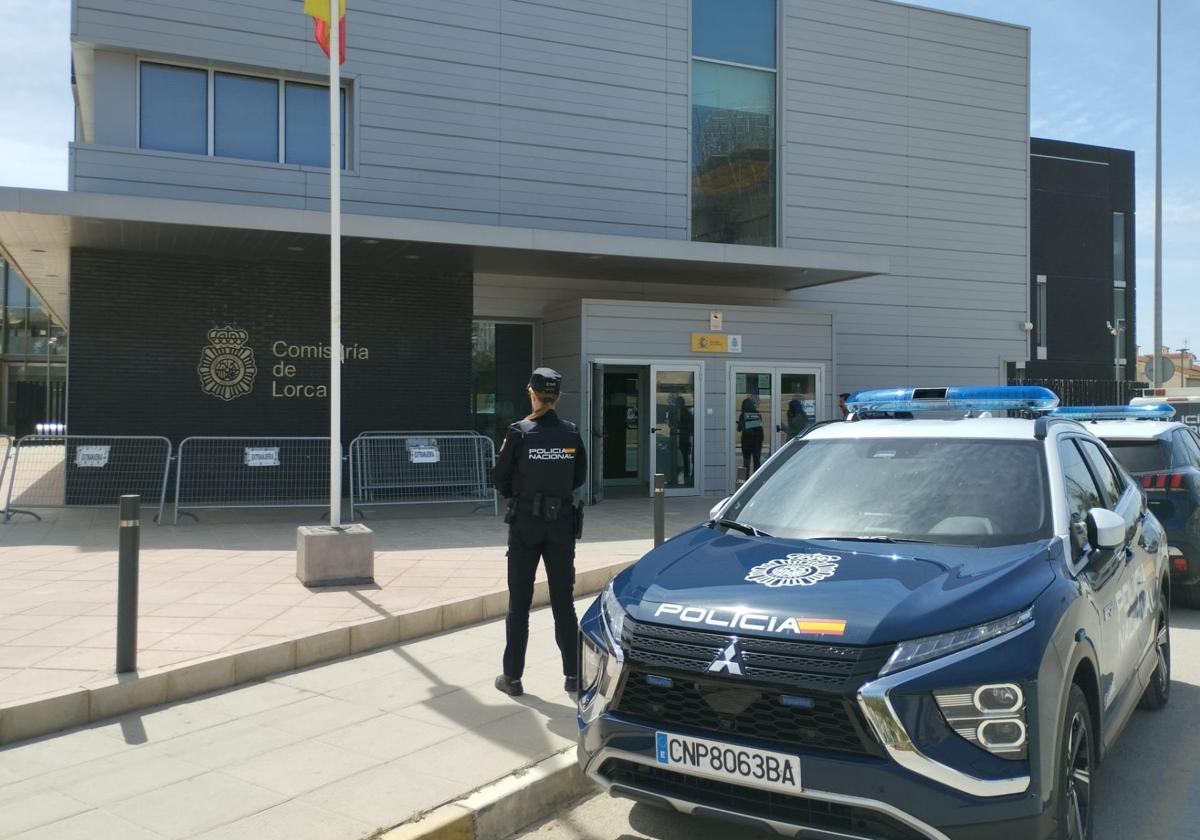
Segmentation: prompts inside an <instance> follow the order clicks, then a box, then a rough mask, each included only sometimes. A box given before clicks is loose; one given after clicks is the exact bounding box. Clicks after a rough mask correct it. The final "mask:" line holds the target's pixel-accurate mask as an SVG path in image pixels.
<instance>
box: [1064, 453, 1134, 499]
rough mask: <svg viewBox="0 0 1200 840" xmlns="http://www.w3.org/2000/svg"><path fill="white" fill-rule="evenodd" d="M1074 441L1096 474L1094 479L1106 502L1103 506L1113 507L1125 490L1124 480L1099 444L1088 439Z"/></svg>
mask: <svg viewBox="0 0 1200 840" xmlns="http://www.w3.org/2000/svg"><path fill="white" fill-rule="evenodd" d="M1076 443H1077V444H1078V445H1079V448H1080V450H1082V452H1083V456H1084V458H1086V459H1087V461H1088V463H1089V464H1091V467H1092V473H1093V474H1094V475H1095V476H1096V481H1097V482H1098V483H1099V485H1100V490H1101V491H1102V492H1103V494H1104V498H1105V500H1106V501H1107V503H1108V504H1106V505H1104V507H1107V508H1110V509H1112V508H1115V507H1116V506H1117V502H1119V501H1120V500H1121V494H1122V493H1124V492H1125V482H1124V480H1123V479H1122V478H1121V477H1120V476H1119V475H1117V473H1116V470H1114V469H1113V467H1112V464H1110V463H1108V459H1107V458H1105V457H1104V454H1103V453H1102V452H1101V451H1100V447H1099V446H1097V445H1096V444H1095V443H1093V442H1092V441H1090V440H1078V441H1076Z"/></svg>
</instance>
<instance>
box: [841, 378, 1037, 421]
mask: <svg viewBox="0 0 1200 840" xmlns="http://www.w3.org/2000/svg"><path fill="white" fill-rule="evenodd" d="M1057 405H1058V397H1057V396H1056V395H1055V394H1054V392H1053V391H1051V390H1049V389H1048V388H1042V387H1039V386H1036V385H992V386H952V387H949V388H880V389H877V390H873V391H857V392H855V393H853V394H851V395H850V399H848V400H846V407H847V408H849V409H850V410H851V411H852V412H854V413H855V414H862V413H864V412H866V413H887V414H890V413H894V412H899V411H1050V410H1051V409H1053V408H1054V407H1055V406H1057Z"/></svg>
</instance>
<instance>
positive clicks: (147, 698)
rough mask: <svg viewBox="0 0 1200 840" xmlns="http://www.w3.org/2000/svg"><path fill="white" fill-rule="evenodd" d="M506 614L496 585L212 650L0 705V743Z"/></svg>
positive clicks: (541, 600) (537, 598) (583, 591)
mask: <svg viewBox="0 0 1200 840" xmlns="http://www.w3.org/2000/svg"><path fill="white" fill-rule="evenodd" d="M633 563H634V561H633V560H623V561H621V562H619V563H612V564H609V565H607V566H601V567H599V568H595V569H588V570H586V571H583V572H579V573H578V574H577V576H576V579H575V595H576V597H579V596H584V595H594V594H596V593H597V592H599V591H600V590H601V589H603V588H604V587H605V585H607V583H608V582H609V580H611V579H612V578H613V577H614V576H615V575H616V574H618V573H619V572H621V571H622V570H623V569H625V568H627V567H628V566H631V565H633ZM549 603H550V591H549V588H548V586H547V583H546V581H544V580H543V581H538V583H537V584H536V586H535V587H534V593H533V606H534V607H544V606H546V605H547V604H549ZM507 611H508V590H507V589H496V590H492V591H491V592H484V593H481V594H479V595H471V596H468V597H466V598H460V599H458V600H455V601H447V602H445V603H442V604H435V605H434V606H431V607H421V608H419V609H415V610H408V611H406V612H402V613H397V614H396V615H390V616H387V617H385V618H371V619H367V620H365V621H360V622H356V623H354V624H349V625H346V626H344V627H336V628H334V629H332V630H324V631H321V632H319V633H312V634H309V635H302V636H294V637H292V638H290V639H284V640H282V641H279V642H272V643H270V644H267V645H262V646H260V647H254V648H246V649H245V650H240V651H237V652H234V653H219V654H215V655H213V656H207V657H203V658H200V659H191V660H188V661H186V662H182V663H179V664H178V665H172V666H169V667H166V668H158V669H154V670H147V671H139V672H137V673H136V674H121V675H117V676H113V677H110V678H108V679H105V680H100V681H97V682H93V683H88V684H87V685H85V686H82V687H80V688H73V689H68V690H66V691H59V692H55V693H52V694H43V695H41V696H40V697H35V698H32V699H29V700H18V701H15V702H11V703H6V704H5V703H0V746H6V745H8V744H12V743H15V742H17V741H24V740H27V739H29V738H36V737H38V736H39V735H48V734H50V733H53V732H58V731H60V730H63V729H73V728H75V727H79V726H86V725H87V724H89V723H95V722H96V721H99V720H105V719H106V718H112V717H118V716H120V715H124V714H128V713H129V712H135V711H139V710H141V709H148V708H151V707H153V706H161V705H163V704H164V703H175V702H178V701H180V700H187V699H189V698H192V697H196V696H199V695H201V694H209V693H211V692H214V691H221V690H222V689H227V688H233V687H234V686H238V685H242V684H244V683H250V682H257V681H259V680H265V679H268V678H270V677H273V676H277V675H279V674H284V673H287V672H289V671H295V670H299V669H301V668H307V667H309V666H311V665H317V664H320V663H324V662H331V661H334V660H337V659H344V658H345V657H348V656H353V655H355V654H359V653H367V652H369V651H374V650H379V649H381V648H387V647H391V646H392V645H396V644H399V643H401V642H409V641H413V640H415V639H420V638H423V637H425V636H432V635H434V634H436V633H444V632H446V631H449V630H458V629H460V628H462V627H468V626H470V625H472V624H480V623H482V622H484V621H490V620H492V619H496V618H500V617H502V616H503V615H504V614H505V613H506V612H507ZM447 836H448V837H449V836H455V835H447Z"/></svg>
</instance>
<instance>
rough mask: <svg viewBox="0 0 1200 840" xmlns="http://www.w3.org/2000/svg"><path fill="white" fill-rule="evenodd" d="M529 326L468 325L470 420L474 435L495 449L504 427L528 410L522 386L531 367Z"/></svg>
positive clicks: (531, 349) (530, 333)
mask: <svg viewBox="0 0 1200 840" xmlns="http://www.w3.org/2000/svg"><path fill="white" fill-rule="evenodd" d="M533 362H534V360H533V325H532V324H503V323H496V322H495V321H476V322H474V323H473V324H472V325H471V416H472V417H473V418H474V424H475V425H474V428H475V430H476V431H477V432H480V433H481V434H484V435H487V436H488V437H490V438H491V439H492V440H494V441H495V442H496V446H497V447H499V445H500V443H501V442H502V441H503V440H504V435H505V432H506V431H507V430H508V427H509V426H510V425H512V424H513V423H514V422H516V421H517V420H520V419H521V418H522V417H524V416H526V415H527V414H528V413H529V411H530V410H531V408H532V406H530V404H529V396H528V394H527V393H526V391H525V386H526V385H527V384H528V382H529V372H530V371H531V370H533V367H534V363H533Z"/></svg>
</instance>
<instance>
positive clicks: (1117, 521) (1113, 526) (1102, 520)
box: [1087, 508, 1126, 551]
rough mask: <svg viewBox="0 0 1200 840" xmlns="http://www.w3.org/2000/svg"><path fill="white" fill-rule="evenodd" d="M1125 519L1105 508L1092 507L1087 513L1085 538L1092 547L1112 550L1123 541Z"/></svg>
mask: <svg viewBox="0 0 1200 840" xmlns="http://www.w3.org/2000/svg"><path fill="white" fill-rule="evenodd" d="M1125 531H1126V525H1125V520H1124V519H1123V518H1122V517H1121V516H1119V515H1117V514H1115V513H1113V512H1112V511H1111V510H1108V509H1107V508H1092V509H1091V510H1089V511H1088V515H1087V538H1088V543H1090V544H1091V546H1092V548H1096V549H1100V550H1101V551H1112V550H1113V549H1114V548H1118V547H1120V545H1121V544H1122V543H1124V542H1125Z"/></svg>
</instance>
